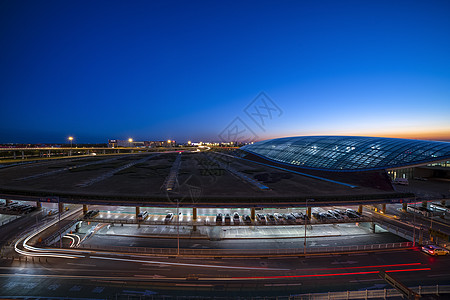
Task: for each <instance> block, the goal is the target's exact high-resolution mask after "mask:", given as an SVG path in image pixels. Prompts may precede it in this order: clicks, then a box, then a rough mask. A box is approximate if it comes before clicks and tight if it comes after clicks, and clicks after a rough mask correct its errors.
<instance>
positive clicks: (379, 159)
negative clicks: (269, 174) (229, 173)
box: [240, 136, 450, 181]
mask: <svg viewBox="0 0 450 300" xmlns="http://www.w3.org/2000/svg"><path fill="white" fill-rule="evenodd" d="M240 150H241V152H240V156H241V157H243V158H247V159H250V160H255V161H259V162H261V163H267V164H274V165H278V166H280V167H284V168H286V169H289V170H298V171H301V172H305V173H311V174H315V175H323V176H324V177H333V178H344V179H345V178H347V179H348V180H349V181H354V180H355V178H357V177H361V176H364V175H362V174H376V173H378V174H380V176H382V174H383V173H386V174H388V175H389V177H390V179H391V180H395V179H396V178H407V179H412V178H421V179H426V178H427V177H440V178H449V179H450V143H448V142H438V141H422V140H410V139H398V138H381V137H360V136H299V137H286V138H278V139H271V140H265V141H261V142H257V143H254V144H251V145H246V146H244V147H241V148H240ZM355 174H356V176H355ZM366 176H367V175H366Z"/></svg>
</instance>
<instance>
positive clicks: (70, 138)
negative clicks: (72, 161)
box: [69, 136, 73, 148]
mask: <svg viewBox="0 0 450 300" xmlns="http://www.w3.org/2000/svg"><path fill="white" fill-rule="evenodd" d="M69 141H70V148H72V141H73V136H69Z"/></svg>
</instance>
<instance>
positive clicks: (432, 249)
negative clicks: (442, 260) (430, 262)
mask: <svg viewBox="0 0 450 300" xmlns="http://www.w3.org/2000/svg"><path fill="white" fill-rule="evenodd" d="M422 251H423V252H425V253H427V254H430V255H433V256H435V255H448V254H449V252H450V251H449V250H448V249H445V248H442V247H439V246H436V245H425V246H423V247H422Z"/></svg>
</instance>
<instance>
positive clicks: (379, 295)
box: [289, 285, 450, 300]
mask: <svg viewBox="0 0 450 300" xmlns="http://www.w3.org/2000/svg"><path fill="white" fill-rule="evenodd" d="M411 289H412V290H413V291H414V292H416V293H418V294H419V295H436V296H442V295H443V294H449V293H450V285H431V286H418V287H412V288H411ZM446 296H448V295H446ZM391 297H402V294H401V293H400V292H399V291H397V290H396V289H383V290H365V291H345V292H328V293H311V294H301V295H295V296H290V297H289V299H290V300H291V299H292V300H303V299H308V300H325V299H327V300H328V299H336V300H339V299H373V298H376V299H388V298H391Z"/></svg>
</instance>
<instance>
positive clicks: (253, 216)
mask: <svg viewBox="0 0 450 300" xmlns="http://www.w3.org/2000/svg"><path fill="white" fill-rule="evenodd" d="M250 218H252V221H255V208H254V207H252V208H251V210H250Z"/></svg>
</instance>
